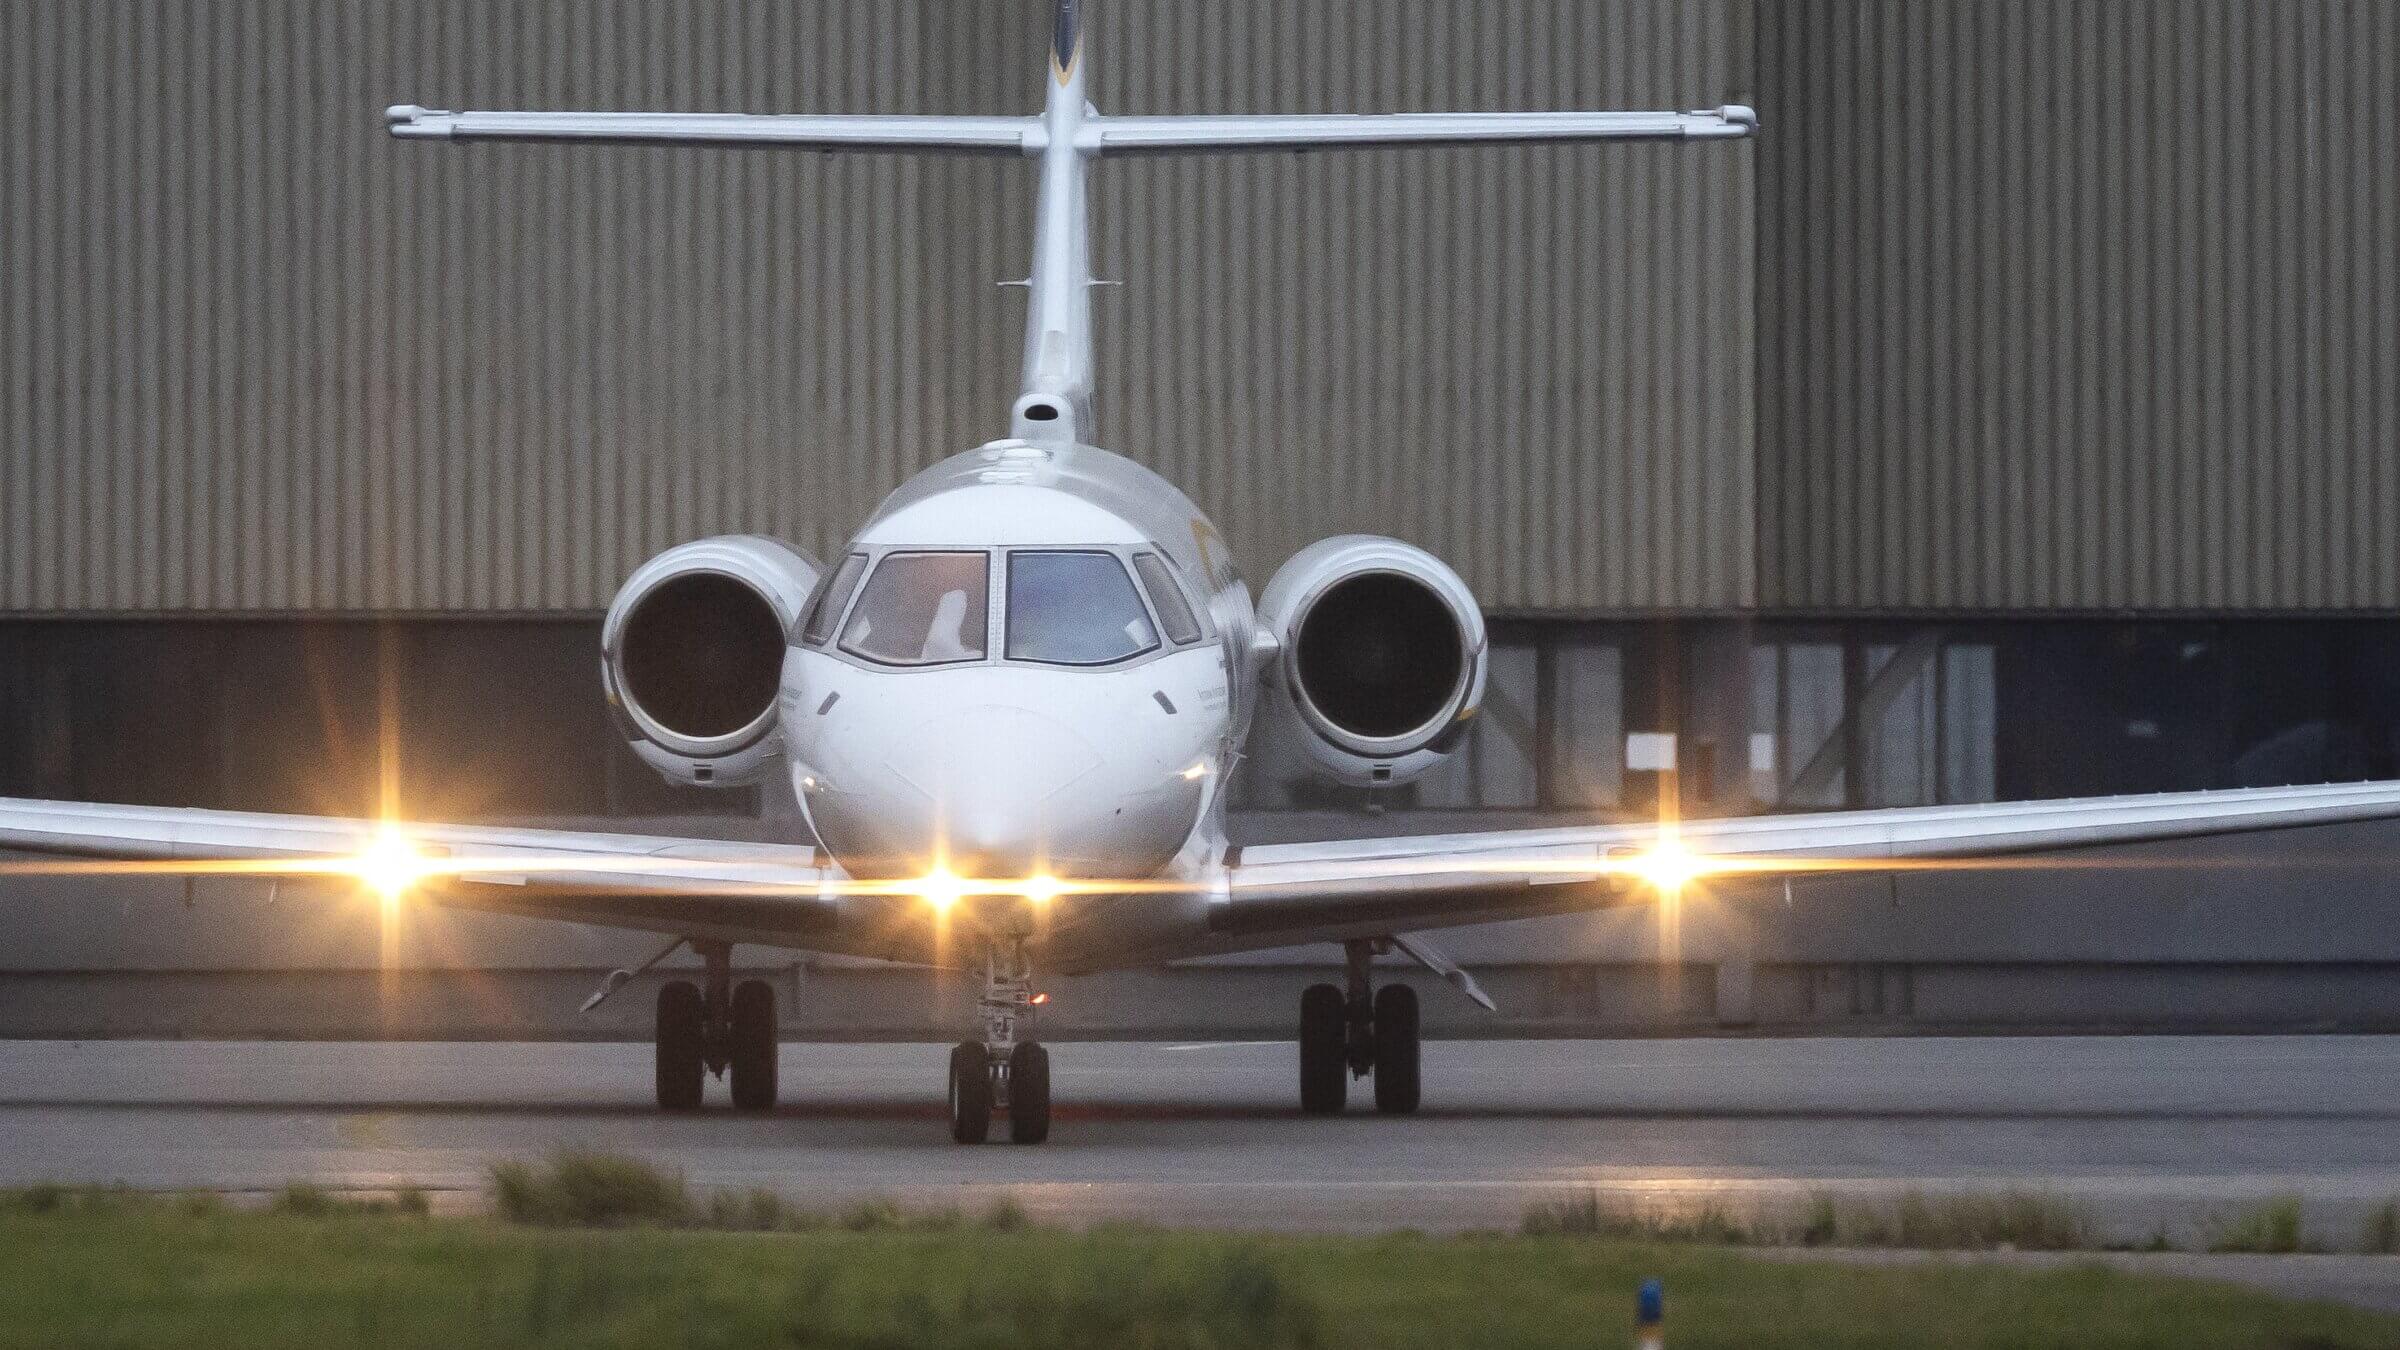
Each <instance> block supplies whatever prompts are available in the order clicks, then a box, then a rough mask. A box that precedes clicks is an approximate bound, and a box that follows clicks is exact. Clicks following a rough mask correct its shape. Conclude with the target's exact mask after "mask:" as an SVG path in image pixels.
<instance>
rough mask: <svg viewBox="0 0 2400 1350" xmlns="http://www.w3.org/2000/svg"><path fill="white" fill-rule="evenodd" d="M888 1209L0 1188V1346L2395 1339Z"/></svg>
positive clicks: (2221, 1310) (2297, 1307) (1930, 1284)
mask: <svg viewBox="0 0 2400 1350" xmlns="http://www.w3.org/2000/svg"><path fill="white" fill-rule="evenodd" d="M745 1203H746V1202H745ZM703 1212H705V1207H704V1210H703ZM696 1221H697V1220H694V1219H692V1218H691V1217H690V1216H689V1215H687V1216H685V1218H684V1219H682V1220H679V1222H696ZM910 1223H911V1221H910V1220H909V1219H908V1218H907V1216H900V1217H899V1218H897V1219H887V1218H877V1219H875V1220H873V1221H871V1222H867V1223H864V1224H862V1225H860V1226H844V1224H843V1222H842V1221H841V1216H835V1217H834V1218H833V1219H832V1220H830V1221H828V1222H825V1223H822V1224H817V1225H813V1226H810V1227H807V1228H805V1229H803V1230H801V1231H790V1230H789V1229H787V1228H784V1227H783V1226H782V1223H781V1221H779V1222H778V1224H777V1225H774V1226H773V1228H774V1231H763V1232H715V1231H707V1230H703V1229H695V1228H688V1227H684V1228H679V1227H661V1226H654V1225H651V1224H647V1223H634V1224H632V1225H630V1226H626V1227H617V1228H580V1227H563V1226H562V1227H547V1226H531V1225H525V1224H513V1223H508V1222H505V1221H497V1220H488V1219H442V1218H432V1219H428V1218H418V1217H411V1216H409V1215H406V1214H403V1213H400V1212H398V1211H397V1210H396V1209H395V1208H388V1207H387V1208H386V1209H385V1210H383V1211H382V1212H364V1211H363V1210H336V1211H335V1212H331V1213H319V1214H311V1213H306V1212H302V1209H301V1208H300V1207H294V1206H288V1205H287V1206H269V1207H267V1208H265V1209H251V1210H233V1209H227V1208H224V1207H222V1206H195V1205H190V1204H186V1203H182V1202H179V1201H175V1200H160V1201H152V1202H144V1201H141V1200H139V1199H128V1198H125V1197H123V1196H121V1195H120V1196H114V1197H111V1198H108V1199H104V1200H94V1199H91V1198H90V1197H89V1196H88V1195H75V1194H71V1195H69V1196H67V1197H64V1198H61V1199H59V1202H58V1203H53V1204H50V1205H48V1206H47V1207H45V1208H37V1207H35V1206H30V1205H25V1204H16V1203H4V1204H0V1270H5V1271H7V1272H8V1278H6V1279H0V1345H41V1346H78V1345H108V1346H127V1347H143V1346H154V1345H155V1346H178V1347H180V1346H188V1345H192V1344H199V1343H209V1344H223V1345H241V1346H250V1347H260V1348H261V1350H274V1348H275V1347H287V1346H288V1347H309V1348H310V1350H315V1348H316V1347H321V1346H324V1345H328V1344H356V1345H375V1346H397V1347H416V1346H423V1347H438V1348H439V1350H467V1348H468V1347H479V1346H552V1345H557V1346H601V1347H606V1346H627V1347H631V1346H644V1347H651V1346H657V1345H691V1346H737V1345H739V1346H753V1345H796V1346H827V1347H902V1346H926V1345H941V1346H960V1347H980V1346H991V1347H1000V1346H1012V1347H1013V1346H1021V1345H1042V1346H1045V1347H1076V1346H1110V1347H1136V1348H1137V1350H1138V1348H1142V1347H1152V1348H1156V1350H1169V1348H1173V1347H1228V1346H1257V1347H1349V1346H1360V1347H1365V1346H1376V1347H1414V1346H1444V1347H1452V1346H1458V1345H1476V1346H1586V1345H1607V1344H1620V1343H1624V1341H1625V1338H1626V1337H1627V1336H1628V1335H1629V1330H1630V1328H1629V1324H1630V1319H1631V1308H1632V1299H1633V1293H1634V1290H1635V1288H1636V1286H1637V1285H1638V1283H1639V1282H1640V1281H1641V1280H1642V1279H1644V1278H1648V1277H1657V1278H1660V1279H1663V1280H1664V1281H1665V1283H1666V1288H1667V1297H1668V1327H1669V1334H1670V1336H1671V1343H1672V1344H1674V1345H1675V1346H1676V1347H1677V1350H1689V1348H1690V1347H1694V1346H1699V1347H1708V1346H1747V1347H1780V1346H1792V1347H1799V1346H1809V1347H1829V1346H1830V1347H1846V1346H1859V1347H1867V1346H1921V1345H1936V1344H1938V1345H1944V1346H1963V1347H2001V1346H2033V1345H2076V1346H2102V1347H2106V1346H2128V1347H2131V1346H2169V1345H2172V1346H2191V1347H2218V1346H2224V1347H2293V1348H2294V1350H2297V1347H2303V1346H2306V1347H2347V1346H2360V1347H2368V1346H2372V1347H2389V1346H2392V1345H2395V1344H2400V1319H2395V1318H2391V1317H2386V1316H2380V1315H2376V1314H2371V1313H2367V1312H2362V1311H2358V1310H2354V1309H2348V1308H2341V1307H2335V1306H2330V1305H2324V1304H2303V1303H2294V1302H2290V1301H2286V1300H2280V1299H2276V1298H2272V1297H2269V1296H2266V1295H2261V1294H2257V1293H2253V1292H2249V1291H2246V1290H2241V1289H2236V1288H2233V1287H2231V1286H2224V1285H2216V1284H2208V1283H2196V1282H2190V1281H2180V1280H2171V1279H2161V1278H2156V1277H2150V1276H2143V1275H2134V1274H2127V1273H2122V1272H2116V1271H2109V1270H2104V1269H2099V1268H2084V1267H2077V1268H2069V1269H2060V1270H2022V1269H2014V1268H2007V1267H1999V1266H1992V1265H1975V1264H1963V1263H1962V1264H1943V1263H1935V1264H1931V1265H1921V1266H1920V1265H1911V1266H1907V1267H1892V1268H1871V1267H1857V1266H1845V1265H1817V1264H1808V1263H1797V1264H1785V1263H1781V1262H1769V1261H1760V1260H1756V1259H1752V1258H1749V1257H1746V1256H1744V1255H1743V1254H1742V1253H1740V1252H1739V1251H1736V1250H1729V1249H1724V1248H1715V1247H1705V1246H1675V1245H1662V1244H1656V1243H1647V1242H1627V1241H1616V1240H1609V1239H1592V1238H1574V1237H1524V1236H1510V1237H1502V1236H1482V1237H1457V1238H1426V1237H1419V1236H1413V1235H1396V1236H1390V1237H1383V1238H1357V1237H1295V1236H1246V1235H1231V1234H1216V1233H1195V1232H1184V1231H1174V1230H1167V1229H1158V1228H1147V1227H1106V1228H1099V1229H1094V1230H1092V1231H1089V1232H1084V1233H1073V1232H1066V1231H1061V1230H1056V1229H1047V1228H1041V1227H1036V1226H1028V1225H1025V1224H1023V1223H1022V1222H1013V1223H1008V1224H1005V1225H994V1224H992V1223H990V1222H988V1221H986V1222H978V1221H966V1220H953V1221H951V1222H949V1223H948V1224H947V1225H944V1226H920V1227H914V1228H912V1227H911V1226H910ZM760 1226H761V1227H766V1226H765V1225H760Z"/></svg>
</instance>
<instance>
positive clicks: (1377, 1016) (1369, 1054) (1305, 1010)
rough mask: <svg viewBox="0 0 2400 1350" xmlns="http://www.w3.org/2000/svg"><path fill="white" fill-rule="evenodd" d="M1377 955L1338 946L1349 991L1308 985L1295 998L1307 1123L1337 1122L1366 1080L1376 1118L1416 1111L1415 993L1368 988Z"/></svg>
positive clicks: (1367, 947) (1362, 947) (1367, 945)
mask: <svg viewBox="0 0 2400 1350" xmlns="http://www.w3.org/2000/svg"><path fill="white" fill-rule="evenodd" d="M1379 947H1380V948H1383V949H1385V950H1388V945H1387V944H1383V943H1378V942H1375V941H1370V940H1366V939H1359V940H1356V941H1352V942H1347V943H1344V944H1343V956H1344V957H1345V958H1346V965H1347V970H1346V974H1347V977H1348V978H1347V980H1346V983H1347V985H1348V988H1347V989H1340V988H1336V987H1335V986H1333V985H1330V984H1312V985H1310V986H1309V987H1308V988H1307V989H1305V990H1303V991H1302V992H1301V995H1300V1109H1301V1110H1302V1111H1305V1112H1307V1113H1308V1114H1310V1115H1312V1116H1331V1115H1339V1114H1340V1113H1341V1110H1342V1107H1343V1106H1344V1105H1345V1103H1346V1099H1347V1098H1348V1096H1349V1080H1350V1079H1352V1078H1364V1077H1367V1076H1368V1075H1370V1074H1372V1075H1373V1076H1374V1079H1375V1109H1376V1110H1377V1111H1379V1112H1382V1113H1383V1114H1385V1115H1407V1114H1408V1113H1410V1112H1412V1111H1414V1110H1416V1109H1417V1102H1418V1100H1419V1098H1420V1096H1421V1095H1422V1092H1421V1085H1422V1079H1421V1077H1420V1074H1419V1072H1418V1068H1419V1054H1418V1045H1419V1039H1418V1034H1417V1023H1418V1017H1417V991H1416V990H1414V989H1411V988H1409V987H1408V986H1407V985H1405V984H1390V985H1385V986H1384V987H1383V988H1382V989H1376V988H1375V987H1374V982H1373V967H1372V962H1373V961H1374V959H1375V955H1376V952H1377V950H1378V948H1379Z"/></svg>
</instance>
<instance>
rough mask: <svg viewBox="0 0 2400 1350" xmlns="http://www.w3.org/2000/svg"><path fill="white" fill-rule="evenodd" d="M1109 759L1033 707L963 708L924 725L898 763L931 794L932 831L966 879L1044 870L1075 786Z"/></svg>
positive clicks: (1069, 813)
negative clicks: (1031, 709)
mask: <svg viewBox="0 0 2400 1350" xmlns="http://www.w3.org/2000/svg"><path fill="white" fill-rule="evenodd" d="M1099 764H1100V756H1099V754H1098V752H1097V751H1095V750H1094V749H1093V748H1092V746H1091V743H1090V742H1088V741H1086V740H1085V739H1084V738H1083V737H1082V736H1080V735H1078V734H1077V733H1076V732H1075V730H1074V729H1073V728H1071V727H1069V726H1067V725H1066V724H1065V723H1063V722H1060V721H1058V720H1057V719H1055V718H1051V717H1045V716H1043V715H1041V714H1039V713H1035V712H1029V711H1027V710H1025V709H1023V708H1011V707H1005V706H997V705H988V706H983V707H973V708H966V709H962V710H960V711H959V712H956V713H953V714H949V715H945V716H943V717H939V718H935V719H934V720H932V721H929V722H927V723H926V724H924V725H923V726H922V727H920V728H918V730H917V732H916V734H915V735H914V736H912V737H911V738H910V739H909V741H908V743H907V745H906V746H905V747H903V748H902V749H900V750H899V752H898V753H897V754H896V755H895V756H894V762H893V765H892V767H893V770H894V771H895V772H896V773H898V774H899V775H900V776H901V777H903V778H905V779H907V780H908V782H909V783H910V784H911V785H912V786H914V787H915V788H916V789H917V791H918V792H920V793H922V794H923V796H924V799H925V805H926V807H927V809H928V811H929V813H930V814H929V817H928V819H927V821H926V827H927V830H926V832H927V835H928V838H929V839H930V840H933V841H938V845H939V846H940V847H941V848H943V849H945V850H946V851H947V853H948V855H949V860H950V870H951V871H953V872H956V873H958V874H959V875H961V876H981V877H1023V876H1030V875H1032V874H1033V873H1035V872H1036V871H1039V870H1042V869H1043V868H1044V867H1045V866H1046V865H1047V860H1048V858H1049V857H1050V856H1052V854H1053V851H1054V850H1055V849H1057V848H1059V847H1062V846H1066V845H1068V844H1069V843H1070V841H1069V840H1067V839H1065V838H1064V837H1062V836H1063V834H1064V832H1065V831H1066V830H1067V828H1068V827H1069V825H1070V822H1071V818H1072V817H1073V815H1074V814H1075V812H1074V810H1073V806H1072V802H1071V798H1072V796H1073V789H1074V786H1075V784H1076V783H1077V782H1078V781H1079V780H1081V779H1083V778H1085V777H1086V776H1088V775H1090V774H1091V773H1092V771H1093V770H1094V769H1095V768H1097V767H1098V766H1099Z"/></svg>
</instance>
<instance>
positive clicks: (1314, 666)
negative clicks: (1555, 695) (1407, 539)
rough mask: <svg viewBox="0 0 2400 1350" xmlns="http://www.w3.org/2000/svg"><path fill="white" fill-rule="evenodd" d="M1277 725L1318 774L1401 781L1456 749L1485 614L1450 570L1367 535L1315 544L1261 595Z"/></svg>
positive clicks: (1483, 659) (1468, 713)
mask: <svg viewBox="0 0 2400 1350" xmlns="http://www.w3.org/2000/svg"><path fill="white" fill-rule="evenodd" d="M1258 611H1259V622H1260V623H1261V624H1262V625H1264V626H1265V628H1266V630H1267V631H1268V632H1269V633H1270V634H1272V635H1273V636H1274V638H1275V641H1276V643H1277V647H1278V650H1277V651H1276V653H1275V658H1274V663H1273V665H1272V666H1271V667H1270V668H1269V671H1268V674H1269V676H1270V679H1271V681H1272V683H1273V684H1274V686H1275V687H1276V688H1277V689H1278V690H1279V691H1280V693H1281V695H1282V696H1281V697H1280V698H1278V699H1277V700H1276V702H1277V703H1278V704H1279V705H1281V708H1282V710H1283V714H1284V716H1285V717H1286V719H1287V724H1289V723H1297V724H1298V728H1299V730H1300V731H1301V732H1302V733H1303V734H1302V735H1301V736H1300V738H1299V739H1300V743H1301V745H1302V746H1303V747H1305V748H1306V749H1307V751H1308V755H1309V759H1310V760H1311V762H1313V763H1314V764H1315V766H1316V767H1317V768H1318V769H1320V770H1322V771H1323V772H1324V773H1326V774H1327V775H1328V776H1330V777H1333V778H1336V779H1339V780H1340V781H1342V782H1345V783H1351V784H1357V785H1360V786H1368V787H1376V786H1384V785H1388V784H1392V783H1405V782H1407V781H1409V780H1410V779H1412V778H1415V777H1417V776H1419V775H1421V774H1423V773H1424V772H1426V771H1427V770H1429V769H1431V768H1432V767H1433V766H1435V765H1436V764H1439V763H1441V762H1442V761H1443V760H1444V759H1446V758H1448V757H1449V755H1450V752H1451V751H1453V750H1455V749H1457V748H1458V743H1459V741H1460V740H1462V739H1463V738H1464V737H1465V735H1466V731H1467V727H1468V725H1469V723H1470V721H1471V719H1472V718H1473V717H1474V716H1475V712H1476V710H1477V709H1478V708H1480V707H1481V706H1482V704H1483V682H1484V676H1485V672H1486V668H1487V665H1488V654H1489V653H1488V644H1487V643H1486V641H1485V637H1484V630H1483V609H1482V607H1481V606H1479V605H1477V604H1476V603H1475V596H1474V593H1473V592H1471V591H1469V590H1468V589H1467V583H1466V582H1464V581H1461V580H1460V579H1459V576H1458V573H1456V572H1454V571H1452V570H1451V569H1450V566H1449V564H1447V563H1445V562H1443V561H1442V560H1441V559H1439V558H1436V557H1434V556H1433V555H1432V554H1430V553H1427V552H1426V551H1425V550H1423V549H1421V548H1418V547H1416V546H1415V545H1414V544H1404V543H1402V542H1400V541H1399V540H1397V539H1385V538H1382V537H1380V536H1376V535H1366V534H1346V535H1340V536H1337V537H1335V538H1332V539H1325V540H1320V541H1319V542H1317V543H1314V544H1311V545H1309V546H1308V547H1307V548H1304V549H1302V550H1300V552H1298V553H1296V554H1294V555H1293V556H1292V560H1291V561H1290V562H1287V563H1285V564H1284V565H1283V567H1282V568H1281V569H1280V570H1278V571H1277V572H1276V573H1275V576H1274V579H1273V580H1271V581H1269V582H1268V583H1267V589H1266V592H1265V593H1264V594H1263V595H1261V596H1260V597H1259V604H1258Z"/></svg>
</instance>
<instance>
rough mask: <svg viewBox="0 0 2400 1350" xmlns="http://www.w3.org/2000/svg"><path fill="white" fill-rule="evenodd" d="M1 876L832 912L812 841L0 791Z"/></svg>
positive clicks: (568, 915)
mask: <svg viewBox="0 0 2400 1350" xmlns="http://www.w3.org/2000/svg"><path fill="white" fill-rule="evenodd" d="M0 849H6V850H12V851H15V852H19V853H33V854H45V855H51V857H53V858H58V859H65V860H67V861H47V860H45V861H34V862H0V877H6V876H7V875H9V874H10V873H12V872H13V873H19V874H24V873H33V874H40V875H69V876H72V875H111V874H114V875H156V876H168V877H174V876H249V877H254V878H257V879H259V880H260V881H261V883H262V884H267V883H277V882H281V881H295V882H301V883H307V882H325V881H333V882H336V883H339V884H345V885H350V886H362V885H363V886H366V887H368V888H370V889H374V888H379V887H390V888H393V889H400V888H405V889H408V890H410V891H412V892H413V891H419V890H421V891H423V892H425V893H426V895H427V896H428V897H429V898H431V899H435V900H438V901H441V902H443V903H447V904H455V905H459V906H461V907H464V908H472V909H488V910H494V911H498V912H502V913H516V914H527V915H532V916H535V917H540V918H551V919H567V920H573V921H576V922H581V923H593V924H603V925H607V926H610V927H618V928H633V929H640V930H644V931H651V932H660V933H675V934H689V935H692V936H698V937H710V936H723V937H727V938H731V939H737V940H740V941H748V942H776V941H786V940H788V941H789V942H790V943H791V945H798V946H805V945H807V936H808V934H809V933H811V932H812V931H814V930H816V929H817V928H819V927H821V926H824V925H827V924H830V923H831V922H832V921H833V919H834V917H835V916H834V910H833V908H832V905H831V903H830V902H829V901H828V900H827V899H826V898H825V896H824V893H823V889H822V887H823V884H824V883H826V882H828V881H831V880H833V879H835V878H837V877H838V876H839V873H838V872H836V871H834V869H832V868H831V867H830V866H829V865H828V864H827V863H826V861H825V859H824V858H823V857H821V856H820V855H819V854H818V852H817V850H816V849H814V848H811V847H806V846H794V845H790V844H755V843H736V842H727V841H719V840H697V839H677V838H669V837H654V836H646V835H630V834H597V833H585V832H582V831H575V830H539V829H512V828H505V827H492V826H480V825H436V824H419V823H415V822H408V823H404V824H397V825H395V824H387V823H385V822H380V821H371V820H350V819H343V818H339V817H332V816H284V815H265V814H259V813H255V812H248V811H201V810H193V809H188V808H181V807H157V806H105V805H96V804H91V803H85V802H55V801H33V800H27V799H24V798H13V797H0Z"/></svg>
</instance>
